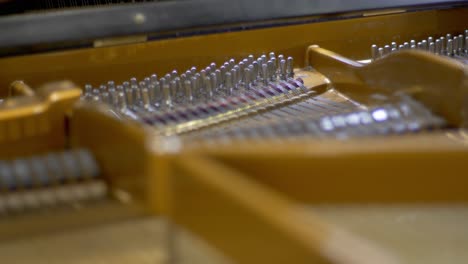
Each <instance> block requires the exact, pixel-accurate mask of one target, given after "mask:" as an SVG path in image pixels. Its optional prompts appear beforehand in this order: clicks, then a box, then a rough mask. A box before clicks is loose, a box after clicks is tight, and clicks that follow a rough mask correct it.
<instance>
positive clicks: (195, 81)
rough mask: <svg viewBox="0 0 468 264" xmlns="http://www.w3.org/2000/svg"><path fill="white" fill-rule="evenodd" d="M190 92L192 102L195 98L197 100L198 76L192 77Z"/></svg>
mask: <svg viewBox="0 0 468 264" xmlns="http://www.w3.org/2000/svg"><path fill="white" fill-rule="evenodd" d="M190 87H191V89H190V94H191V97H192V102H193V100H195V97H196V96H197V95H198V78H197V76H193V77H192V78H191V79H190Z"/></svg>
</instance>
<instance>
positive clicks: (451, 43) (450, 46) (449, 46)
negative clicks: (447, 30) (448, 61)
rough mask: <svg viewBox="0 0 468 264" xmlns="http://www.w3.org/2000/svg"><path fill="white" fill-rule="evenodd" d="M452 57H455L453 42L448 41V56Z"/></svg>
mask: <svg viewBox="0 0 468 264" xmlns="http://www.w3.org/2000/svg"><path fill="white" fill-rule="evenodd" d="M447 35H449V34H447ZM452 55H453V40H452V39H448V40H447V56H452Z"/></svg>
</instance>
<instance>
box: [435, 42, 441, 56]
mask: <svg viewBox="0 0 468 264" xmlns="http://www.w3.org/2000/svg"><path fill="white" fill-rule="evenodd" d="M435 54H438V55H440V54H442V41H441V40H440V39H436V41H435Z"/></svg>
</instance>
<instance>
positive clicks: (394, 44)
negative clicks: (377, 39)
mask: <svg viewBox="0 0 468 264" xmlns="http://www.w3.org/2000/svg"><path fill="white" fill-rule="evenodd" d="M390 47H391V48H392V49H397V48H398V45H397V43H396V42H392V43H391V46H390Z"/></svg>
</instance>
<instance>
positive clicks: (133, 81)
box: [130, 77, 138, 86]
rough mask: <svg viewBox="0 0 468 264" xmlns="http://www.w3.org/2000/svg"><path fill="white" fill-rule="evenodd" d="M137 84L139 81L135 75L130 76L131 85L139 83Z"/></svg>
mask: <svg viewBox="0 0 468 264" xmlns="http://www.w3.org/2000/svg"><path fill="white" fill-rule="evenodd" d="M137 84H138V81H137V79H136V78H135V77H132V78H130V86H132V85H137Z"/></svg>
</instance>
